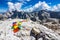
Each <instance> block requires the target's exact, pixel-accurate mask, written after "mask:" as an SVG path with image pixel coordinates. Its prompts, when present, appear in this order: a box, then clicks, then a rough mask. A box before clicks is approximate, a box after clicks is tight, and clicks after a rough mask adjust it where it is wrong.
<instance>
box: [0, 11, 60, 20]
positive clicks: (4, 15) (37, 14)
mask: <svg viewBox="0 0 60 40" xmlns="http://www.w3.org/2000/svg"><path fill="white" fill-rule="evenodd" d="M45 13H48V14H49V15H50V17H51V18H58V19H60V12H54V11H46V10H40V11H34V12H24V11H21V12H18V11H16V10H15V11H12V12H9V11H8V12H5V13H2V14H0V20H1V19H4V18H6V19H8V18H12V19H14V18H22V19H26V18H35V17H38V18H39V19H40V20H42V19H43V18H44V16H42V14H44V15H45ZM46 17H47V16H46Z"/></svg>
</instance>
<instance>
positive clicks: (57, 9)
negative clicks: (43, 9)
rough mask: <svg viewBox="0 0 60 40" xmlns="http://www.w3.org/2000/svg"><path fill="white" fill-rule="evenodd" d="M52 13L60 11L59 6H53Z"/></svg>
mask: <svg viewBox="0 0 60 40" xmlns="http://www.w3.org/2000/svg"><path fill="white" fill-rule="evenodd" d="M52 11H60V4H57V5H54V6H53V8H52Z"/></svg>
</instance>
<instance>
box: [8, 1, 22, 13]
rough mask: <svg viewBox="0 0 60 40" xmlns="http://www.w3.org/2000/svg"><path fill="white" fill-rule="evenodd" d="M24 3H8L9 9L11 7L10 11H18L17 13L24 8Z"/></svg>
mask: <svg viewBox="0 0 60 40" xmlns="http://www.w3.org/2000/svg"><path fill="white" fill-rule="evenodd" d="M22 5H23V3H15V4H14V3H12V2H8V7H9V11H10V12H11V11H13V10H17V11H21V7H22Z"/></svg>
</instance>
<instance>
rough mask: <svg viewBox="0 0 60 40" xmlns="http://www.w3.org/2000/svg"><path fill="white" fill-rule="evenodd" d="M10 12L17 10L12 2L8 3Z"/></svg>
mask: <svg viewBox="0 0 60 40" xmlns="http://www.w3.org/2000/svg"><path fill="white" fill-rule="evenodd" d="M8 7H9V11H12V10H15V7H14V4H13V3H12V2H8Z"/></svg>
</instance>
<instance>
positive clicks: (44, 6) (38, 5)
mask: <svg viewBox="0 0 60 40" xmlns="http://www.w3.org/2000/svg"><path fill="white" fill-rule="evenodd" d="M50 8H51V7H50V6H49V5H48V4H47V3H46V2H41V1H39V2H38V3H36V4H35V5H34V6H32V7H30V8H28V9H27V11H33V10H36V9H38V10H42V9H43V10H45V9H47V10H49V9H50Z"/></svg>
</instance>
